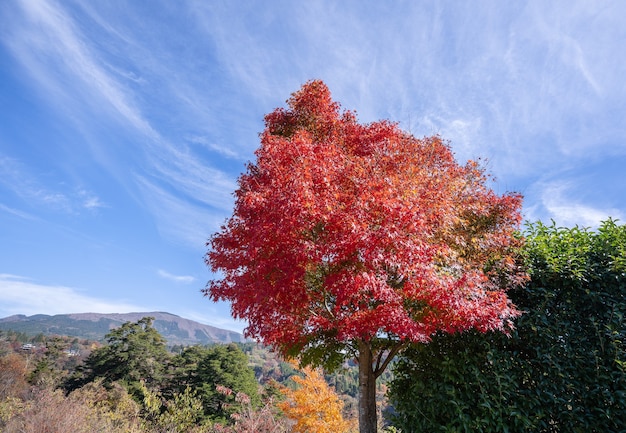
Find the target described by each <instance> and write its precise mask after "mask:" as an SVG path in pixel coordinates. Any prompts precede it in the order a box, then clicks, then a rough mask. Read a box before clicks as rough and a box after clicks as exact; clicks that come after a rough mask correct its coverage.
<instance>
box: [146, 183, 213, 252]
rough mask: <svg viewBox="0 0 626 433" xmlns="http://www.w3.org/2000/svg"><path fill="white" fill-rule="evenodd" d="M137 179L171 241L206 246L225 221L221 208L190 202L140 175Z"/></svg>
mask: <svg viewBox="0 0 626 433" xmlns="http://www.w3.org/2000/svg"><path fill="white" fill-rule="evenodd" d="M137 182H138V184H139V185H140V187H141V189H142V196H143V200H145V205H146V207H147V208H148V209H149V210H150V211H151V213H152V214H153V215H155V218H156V223H157V227H158V229H159V232H160V233H161V235H162V236H164V237H165V238H167V239H170V240H171V241H174V242H181V243H183V244H184V245H186V246H189V247H192V248H193V249H198V250H204V248H205V246H204V244H205V241H206V240H207V239H208V237H209V236H210V235H211V233H213V232H215V231H216V230H217V229H218V228H219V227H220V225H221V224H222V223H223V222H224V219H225V217H224V216H221V213H220V212H215V211H211V210H210V209H207V208H206V207H205V206H198V205H194V204H190V203H189V202H187V201H186V200H184V199H181V198H179V197H178V196H177V195H175V194H172V193H171V192H169V191H167V190H166V189H165V188H164V187H161V186H159V185H157V184H156V183H154V182H151V181H149V180H148V179H146V178H142V177H139V178H138V180H137Z"/></svg>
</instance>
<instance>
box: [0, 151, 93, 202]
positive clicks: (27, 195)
mask: <svg viewBox="0 0 626 433" xmlns="http://www.w3.org/2000/svg"><path fill="white" fill-rule="evenodd" d="M40 177H42V179H39V178H38V176H36V175H35V174H33V172H32V170H31V169H30V168H28V167H26V166H25V165H24V164H22V163H21V162H20V161H17V160H16V159H13V158H9V157H7V156H3V155H1V154H0V185H2V186H4V188H6V189H7V190H9V191H11V192H12V193H14V194H15V195H17V196H18V197H19V198H20V199H22V200H23V201H24V202H25V203H28V204H29V205H30V206H33V205H38V206H43V207H45V208H49V209H53V210H57V211H62V212H67V213H79V212H80V210H81V209H90V210H92V209H96V208H100V207H104V206H105V205H104V203H103V202H102V201H101V199H100V198H99V197H98V196H97V195H95V194H94V193H93V192H91V191H88V190H86V189H84V188H72V187H68V186H67V185H64V184H59V185H58V188H56V189H54V188H52V187H51V186H50V183H49V182H46V181H45V180H44V179H43V177H45V175H41V176H40Z"/></svg>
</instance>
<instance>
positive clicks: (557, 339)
mask: <svg viewBox="0 0 626 433" xmlns="http://www.w3.org/2000/svg"><path fill="white" fill-rule="evenodd" d="M524 235H525V237H526V246H525V249H524V250H525V258H526V262H527V266H528V268H529V271H530V274H531V280H530V282H529V283H528V284H527V285H525V286H523V287H520V288H517V289H515V290H512V291H511V292H509V295H510V297H511V299H512V300H513V301H514V302H515V303H516V305H517V306H518V308H520V309H521V310H523V311H524V314H523V315H522V316H521V317H520V318H519V319H518V320H517V321H516V329H515V331H514V332H513V333H512V334H511V337H510V338H506V337H503V336H501V335H498V334H494V333H489V334H485V335H482V334H478V333H464V334H458V335H437V336H436V337H435V338H434V339H433V341H432V342H431V343H430V344H428V345H415V346H413V347H411V348H410V349H408V350H407V351H405V352H404V353H403V355H402V356H401V357H400V360H399V362H398V364H397V367H396V368H395V371H394V373H395V380H394V381H393V383H392V386H391V392H390V400H391V403H392V404H393V406H394V408H395V413H396V417H395V421H394V424H395V425H396V426H397V427H400V428H401V429H402V430H403V431H411V432H436V431H441V432H453V431H454V432H456V431H482V432H502V431H533V432H564V431H567V432H589V431H597V432H600V431H602V432H605V431H623V429H624V426H626V409H625V408H626V369H625V367H626V322H625V321H624V317H625V315H626V226H625V225H617V224H616V222H615V221H613V220H608V221H606V222H604V223H602V225H601V226H600V227H599V228H598V229H597V230H596V231H592V230H589V229H583V228H579V227H574V228H558V227H556V226H555V225H554V224H552V225H551V226H545V225H543V224H541V223H536V224H531V225H528V226H527V228H526V230H525V232H524Z"/></svg>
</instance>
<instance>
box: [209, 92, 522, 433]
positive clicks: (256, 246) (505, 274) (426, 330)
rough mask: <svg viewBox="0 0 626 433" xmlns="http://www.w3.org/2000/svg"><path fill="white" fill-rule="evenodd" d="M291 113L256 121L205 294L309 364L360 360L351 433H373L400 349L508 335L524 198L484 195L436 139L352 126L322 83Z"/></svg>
mask: <svg viewBox="0 0 626 433" xmlns="http://www.w3.org/2000/svg"><path fill="white" fill-rule="evenodd" d="M287 104H288V109H283V108H279V109H276V110H275V111H273V112H272V113H270V114H268V115H267V116H266V117H265V130H264V131H263V133H262V134H261V146H260V148H259V149H258V150H257V151H256V162H255V163H250V164H249V165H248V167H247V171H246V173H245V174H243V175H242V176H241V177H240V178H239V188H238V189H237V191H236V192H235V197H236V202H235V207H234V212H233V215H232V217H231V218H230V219H229V220H228V221H227V222H226V224H225V225H224V226H223V227H222V228H221V230H220V231H219V232H218V233H216V234H215V235H213V236H212V238H211V239H210V241H209V245H210V249H209V251H208V253H207V256H206V261H207V264H208V265H209V266H210V268H211V270H212V271H213V272H215V273H216V275H219V277H216V278H215V279H213V280H212V281H210V282H209V284H208V285H207V288H206V289H205V290H206V294H207V295H208V296H210V298H211V299H213V300H215V301H217V300H226V301H229V302H231V305H232V314H233V316H234V317H237V318H243V319H246V320H247V321H248V327H247V328H246V333H247V335H249V336H252V337H255V338H260V339H261V340H262V341H263V342H265V343H267V344H270V345H272V346H273V347H275V348H277V349H279V350H280V351H281V352H282V353H283V354H286V355H290V356H299V358H300V359H301V361H303V362H304V363H305V364H314V365H324V366H326V367H333V366H337V365H338V364H339V363H340V362H341V361H342V360H343V359H345V358H346V357H354V358H356V359H358V360H359V366H360V368H361V369H362V370H361V372H360V375H359V377H360V390H361V403H360V406H359V409H360V411H359V412H360V417H361V419H360V425H361V431H362V432H366V431H367V432H368V431H373V429H375V421H376V413H375V402H374V395H375V378H376V377H377V376H378V375H380V374H381V373H382V372H383V371H384V369H385V368H386V366H387V365H388V362H389V361H390V360H391V359H392V358H393V356H395V354H396V353H397V352H398V351H399V350H401V349H402V348H403V347H404V346H405V345H406V343H407V342H409V341H414V342H426V341H428V340H429V339H430V336H431V335H432V334H433V333H435V332H436V331H440V330H441V331H445V332H456V331H461V330H465V329H469V328H476V329H479V330H481V331H487V330H495V329H500V330H502V329H504V330H506V329H509V328H510V325H511V319H513V318H514V317H516V316H517V315H518V311H517V310H516V308H515V307H514V306H513V305H512V304H511V302H510V301H509V299H508V298H507V296H506V293H505V290H506V289H507V288H508V287H512V286H515V285H516V284H518V283H519V282H521V281H522V280H523V279H524V277H525V274H524V272H523V271H522V270H521V269H520V268H519V267H518V265H517V261H516V260H515V254H516V250H517V247H518V246H519V241H518V239H516V238H515V237H514V236H513V233H514V231H515V230H516V229H518V226H519V223H520V220H521V217H520V213H519V209H520V206H521V196H520V195H518V194H512V193H511V194H503V195H498V194H496V193H495V192H493V191H492V190H491V189H490V188H489V187H488V176H487V175H486V174H485V172H484V170H483V168H482V167H481V165H480V164H479V163H477V162H474V161H470V162H468V163H467V164H465V165H460V164H458V163H457V162H456V161H455V159H454V155H453V153H452V151H451V150H450V147H449V145H448V144H447V143H446V142H444V141H443V140H442V139H441V138H439V137H437V136H434V137H426V138H422V139H418V138H415V137H414V136H412V135H410V134H408V133H406V132H404V131H402V130H401V129H400V128H399V127H398V126H397V125H396V124H394V123H392V122H389V121H379V122H372V123H369V124H360V123H358V122H357V119H356V115H355V114H354V113H353V112H349V111H344V112H341V110H340V106H339V104H338V103H337V102H334V101H333V100H332V99H331V95H330V91H329V90H328V88H327V87H326V85H325V84H324V83H323V82H321V81H310V82H308V83H306V84H305V85H304V86H303V87H302V88H301V89H300V90H299V91H298V92H296V93H294V94H293V95H292V96H291V98H290V99H289V100H288V101H287ZM372 405H374V406H372ZM363 426H366V427H363Z"/></svg>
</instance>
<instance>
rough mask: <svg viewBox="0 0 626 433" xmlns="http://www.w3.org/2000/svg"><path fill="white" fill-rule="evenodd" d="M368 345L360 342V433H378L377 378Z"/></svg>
mask: <svg viewBox="0 0 626 433" xmlns="http://www.w3.org/2000/svg"><path fill="white" fill-rule="evenodd" d="M373 362H374V359H373V354H372V350H371V347H370V345H369V344H368V343H365V342H363V341H361V342H359V433H376V429H377V424H378V422H377V414H376V376H374V368H373V365H372V364H373Z"/></svg>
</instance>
